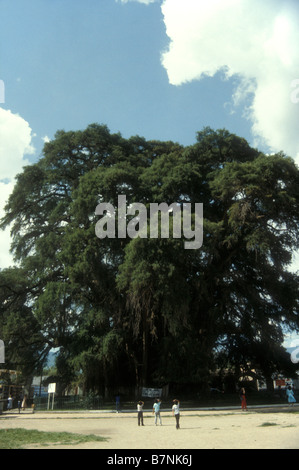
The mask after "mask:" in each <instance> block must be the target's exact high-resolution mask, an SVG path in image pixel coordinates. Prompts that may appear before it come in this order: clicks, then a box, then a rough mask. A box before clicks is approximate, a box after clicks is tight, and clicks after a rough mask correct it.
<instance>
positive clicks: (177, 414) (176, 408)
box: [172, 399, 180, 429]
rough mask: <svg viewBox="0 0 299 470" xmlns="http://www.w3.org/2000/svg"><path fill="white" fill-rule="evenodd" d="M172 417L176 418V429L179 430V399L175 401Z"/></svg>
mask: <svg viewBox="0 0 299 470" xmlns="http://www.w3.org/2000/svg"><path fill="white" fill-rule="evenodd" d="M172 416H174V417H175V421H176V428H177V429H179V428H180V402H179V400H177V399H175V400H173V406H172Z"/></svg>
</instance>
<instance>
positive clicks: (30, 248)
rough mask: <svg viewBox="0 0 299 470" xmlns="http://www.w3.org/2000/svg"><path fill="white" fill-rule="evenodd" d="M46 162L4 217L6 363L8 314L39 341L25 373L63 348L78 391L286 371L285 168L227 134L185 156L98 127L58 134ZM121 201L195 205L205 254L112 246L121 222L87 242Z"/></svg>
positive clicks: (293, 190) (169, 242)
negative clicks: (108, 208)
mask: <svg viewBox="0 0 299 470" xmlns="http://www.w3.org/2000/svg"><path fill="white" fill-rule="evenodd" d="M43 153H44V155H43V157H42V158H41V159H40V160H39V161H38V162H37V163H36V164H34V165H30V166H27V167H25V168H24V171H23V172H22V173H21V174H20V175H18V177H17V181H16V185H15V188H14V191H13V193H12V194H11V196H10V198H9V201H8V204H7V206H6V215H5V216H4V218H3V219H2V227H6V226H8V225H11V227H12V236H13V243H12V250H13V253H14V255H15V259H16V261H17V262H18V267H15V268H11V269H10V270H3V271H2V272H0V288H1V289H2V290H1V296H2V309H1V318H0V322H1V323H0V325H4V326H5V328H4V327H3V328H4V329H3V333H1V334H2V336H4V338H3V339H5V340H6V342H7V344H8V356H7V357H8V358H9V361H10V363H11V364H16V363H19V364H20V365H21V364H22V360H21V359H20V357H16V356H15V355H14V354H13V350H14V351H16V349H18V344H21V343H18V342H14V343H12V342H11V341H12V339H11V336H10V335H11V331H10V329H9V328H8V327H7V325H9V324H12V319H13V317H14V315H16V313H15V312H17V315H19V316H20V317H22V325H24V322H26V324H28V325H30V327H31V329H32V331H35V335H34V337H32V341H29V340H28V349H27V350H26V351H27V352H28V354H29V356H30V357H32V358H34V361H31V362H32V367H33V363H34V365H35V366H36V361H38V359H39V358H40V360H41V361H42V360H43V358H44V355H45V354H46V352H47V351H48V350H49V349H50V348H54V347H55V348H59V350H60V361H58V363H59V364H60V368H61V371H60V374H61V375H62V376H63V374H64V371H65V374H66V375H67V377H71V376H72V374H71V373H70V371H73V372H75V371H76V370H82V371H83V373H84V377H85V383H86V387H87V388H88V389H93V390H96V391H98V390H101V391H103V393H104V392H105V393H107V392H108V390H109V388H113V387H114V388H117V387H118V386H119V385H121V384H124V385H127V386H129V385H149V384H163V383H169V382H177V383H179V382H183V383H191V382H193V383H196V384H207V382H208V380H209V374H210V372H211V370H212V369H213V367H215V366H216V365H217V361H218V363H219V362H221V361H222V364H223V361H225V364H230V365H231V366H234V367H235V369H236V370H240V369H242V370H244V368H247V369H248V368H250V369H252V368H255V369H256V370H260V371H261V373H263V374H264V376H266V378H269V376H271V374H273V373H274V372H276V371H281V370H286V368H288V366H289V363H288V362H286V360H285V359H286V358H285V356H284V354H283V349H282V347H281V344H282V341H283V328H290V329H291V330H298V327H299V319H298V278H297V275H296V274H292V273H290V272H289V271H288V267H289V265H290V262H291V258H292V252H293V251H294V250H295V249H297V248H298V218H299V210H298V209H299V207H298V205H299V172H298V169H297V167H296V165H295V163H294V161H293V160H292V159H291V158H289V157H287V156H285V155H283V154H282V153H279V154H275V155H264V154H263V153H261V152H259V151H258V150H256V149H253V148H251V147H250V146H249V145H248V143H247V142H246V141H245V140H244V139H242V138H239V137H237V136H235V135H232V134H230V133H229V132H228V131H225V130H222V131H217V132H215V131H213V130H211V129H209V128H207V129H204V130H203V131H202V132H199V133H198V135H197V142H196V143H195V144H194V145H192V146H189V147H183V146H181V145H179V144H176V143H173V142H158V141H146V140H145V139H143V138H140V137H138V136H137V137H132V138H130V139H124V138H122V137H121V136H120V135H119V134H111V133H110V132H109V130H108V129H107V127H106V126H99V125H95V124H94V125H91V126H89V127H88V128H87V129H86V130H84V131H77V132H64V131H59V132H58V133H57V134H56V136H55V139H54V140H53V141H51V142H49V143H47V144H46V145H45V147H44V152H43ZM119 195H125V196H126V200H127V205H128V207H129V206H130V204H132V203H136V202H140V203H143V204H144V206H145V207H146V208H149V205H150V203H162V202H165V203H167V204H168V205H170V204H172V203H176V204H177V206H178V207H181V208H183V207H184V205H186V204H187V203H189V204H191V205H192V207H193V208H194V204H195V203H203V210H204V239H203V245H202V247H201V248H199V249H196V250H193V249H188V250H186V249H184V240H183V239H177V238H173V237H172V231H171V230H170V236H169V238H161V237H159V238H158V239H150V238H149V237H148V238H135V239H131V238H130V237H125V238H118V232H117V222H118V215H119V214H118V212H117V211H116V237H115V238H108V237H106V238H103V239H99V238H97V237H96V235H95V226H96V223H97V221H98V220H99V216H97V215H96V214H95V209H96V207H97V205H98V204H99V203H101V202H106V203H111V204H112V205H113V207H115V208H116V207H117V204H118V196H119ZM148 213H149V212H148ZM182 213H183V211H182ZM169 217H170V228H171V227H172V222H173V217H172V214H170V216H169ZM128 220H129V218H128ZM12 306H14V308H13V309H12ZM24 312H26V314H25V313H24ZM16 325H17V323H16ZM16 325H14V328H15V327H16ZM13 331H15V330H13ZM28 331H29V330H28ZM0 336H1V335H0ZM14 338H17V336H14ZM18 341H21V335H19V340H18ZM10 344H13V345H14V348H12V347H10ZM27 352H26V354H27ZM24 357H25V356H24ZM26 357H27V356H26ZM31 362H30V364H31ZM28 363H29V362H27V364H28Z"/></svg>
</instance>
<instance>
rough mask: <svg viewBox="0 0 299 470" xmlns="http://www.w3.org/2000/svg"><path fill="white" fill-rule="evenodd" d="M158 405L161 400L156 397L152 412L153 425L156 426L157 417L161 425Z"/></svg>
mask: <svg viewBox="0 0 299 470" xmlns="http://www.w3.org/2000/svg"><path fill="white" fill-rule="evenodd" d="M160 406H161V400H159V398H157V400H156V401H155V403H154V405H153V413H154V414H155V425H156V426H157V424H158V418H159V423H160V425H161V426H162V420H161V414H160Z"/></svg>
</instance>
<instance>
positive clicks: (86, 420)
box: [0, 406, 299, 450]
mask: <svg viewBox="0 0 299 470" xmlns="http://www.w3.org/2000/svg"><path fill="white" fill-rule="evenodd" d="M296 409H297V410H298V411H299V407H298V408H297V407H294V408H293V410H296ZM161 416H162V426H160V425H157V426H155V423H154V417H153V415H152V413H151V412H150V411H145V412H144V426H143V427H142V426H140V427H139V426H138V424H137V412H136V413H122V412H120V413H108V412H96V411H90V412H65V413H59V412H51V411H48V412H35V413H34V414H33V413H32V412H31V410H28V411H25V412H21V414H18V413H17V412H12V413H7V412H5V413H3V414H2V415H0V429H11V428H25V429H37V430H39V431H57V432H60V431H66V432H72V433H79V434H95V435H99V436H103V437H105V438H107V441H105V442H92V441H91V442H90V443H84V444H77V445H72V446H67V445H65V446H60V445H50V446H47V447H45V448H46V449H51V448H52V449H59V448H64V449H67V448H70V447H71V448H72V449H156V450H157V449H299V414H298V413H292V412H291V408H288V407H287V406H286V407H282V408H277V409H276V408H271V409H270V408H262V409H258V408H255V409H253V408H252V409H248V411H247V412H244V411H243V412H242V411H241V410H236V409H235V410H208V411H207V410H203V411H202V410H192V411H189V410H185V411H184V409H183V408H182V409H181V420H180V424H181V428H180V429H178V430H177V429H176V427H175V419H174V418H173V417H172V414H171V411H170V410H169V411H163V412H162V413H161ZM31 448H41V447H40V446H39V445H35V446H31Z"/></svg>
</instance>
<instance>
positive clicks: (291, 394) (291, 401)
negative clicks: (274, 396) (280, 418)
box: [286, 385, 296, 406]
mask: <svg viewBox="0 0 299 470" xmlns="http://www.w3.org/2000/svg"><path fill="white" fill-rule="evenodd" d="M286 394H287V397H288V402H289V405H292V406H294V403H296V398H295V397H294V392H293V390H292V387H291V386H290V385H289V386H288V388H287V389H286Z"/></svg>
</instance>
